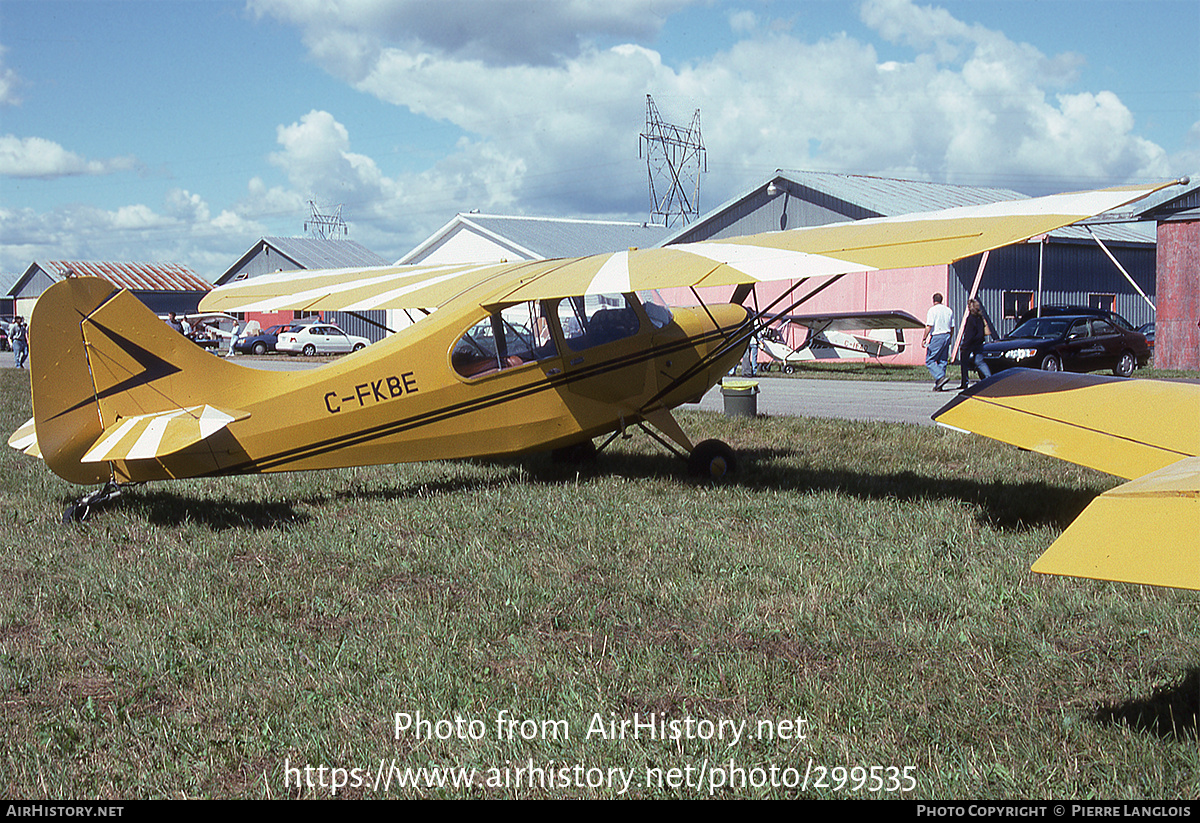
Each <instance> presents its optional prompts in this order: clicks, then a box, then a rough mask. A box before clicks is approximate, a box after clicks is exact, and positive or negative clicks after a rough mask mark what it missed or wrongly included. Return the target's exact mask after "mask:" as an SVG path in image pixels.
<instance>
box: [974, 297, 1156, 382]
mask: <svg viewBox="0 0 1200 823" xmlns="http://www.w3.org/2000/svg"><path fill="white" fill-rule="evenodd" d="M1085 312H1086V313H1080V314H1050V315H1048V316H1042V317H1030V318H1029V319H1027V320H1025V322H1023V323H1020V324H1019V325H1018V326H1017V327H1016V328H1015V329H1013V330H1012V333H1011V334H1009V335H1008V336H1007V337H1005V338H1004V339H1003V340H997V341H995V342H994V343H985V344H984V345H983V359H984V360H985V361H986V362H987V364H988V368H990V369H991V370H992V371H993V372H997V371H1001V370H1003V369H1007V368H1009V367H1011V366H1023V367H1025V368H1030V369H1044V370H1045V371H1075V372H1089V371H1100V370H1101V369H1112V372H1113V374H1115V375H1117V376H1119V377H1129V376H1130V375H1131V374H1133V370H1134V369H1135V368H1141V367H1143V366H1145V365H1146V363H1147V362H1149V360H1150V347H1149V346H1148V345H1146V338H1145V337H1143V336H1142V335H1141V334H1140V333H1138V332H1136V331H1134V330H1133V328H1132V327H1131V326H1130V325H1129V323H1127V322H1126V321H1125V320H1124V319H1123V318H1121V316H1120V315H1117V314H1114V313H1112V312H1105V311H1098V310H1090V311H1089V310H1085Z"/></svg>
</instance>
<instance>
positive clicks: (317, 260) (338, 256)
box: [260, 237, 391, 269]
mask: <svg viewBox="0 0 1200 823" xmlns="http://www.w3.org/2000/svg"><path fill="white" fill-rule="evenodd" d="M260 242H262V243H266V244H268V245H270V246H271V247H272V248H274V249H275V250H276V251H278V252H279V253H280V254H282V255H284V256H285V257H289V258H291V259H292V260H295V261H296V264H297V265H298V266H299V267H300V268H302V269H341V268H357V267H365V266H386V265H388V264H389V263H390V262H391V261H390V260H385V259H384V258H382V257H380V256H379V255H378V254H376V253H375V252H373V251H371V250H370V249H368V248H367V247H366V246H364V245H362V244H361V243H356V242H355V241H353V240H340V239H321V238H316V237H264V238H263V239H262V240H261V241H260Z"/></svg>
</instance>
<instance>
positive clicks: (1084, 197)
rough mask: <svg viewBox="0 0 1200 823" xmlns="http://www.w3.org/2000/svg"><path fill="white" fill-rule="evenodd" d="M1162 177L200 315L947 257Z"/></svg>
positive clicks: (346, 282) (1094, 208) (219, 293)
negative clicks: (1104, 186) (1069, 192)
mask: <svg viewBox="0 0 1200 823" xmlns="http://www.w3.org/2000/svg"><path fill="white" fill-rule="evenodd" d="M1167 185H1171V184H1170V183H1164V184H1162V185H1157V186H1129V187H1121V188H1116V189H1104V190H1100V191H1094V192H1080V193H1076V194H1058V195H1052V196H1050V197H1040V198H1031V199H1028V200H1013V201H1006V202H1002V203H992V204H988V205H984V206H968V207H960V208H955V209H945V210H943V211H937V212H927V213H923V214H909V215H903V216H899V217H886V218H876V219H872V220H859V221H852V222H846V223H837V224H833V225H828V226H813V227H809V228H802V229H792V230H789V231H780V232H768V233H765V234H756V235H750V236H746V237H735V238H730V239H727V240H707V241H703V242H699V243H681V244H677V245H672V246H667V247H664V248H653V249H641V250H628V251H621V252H615V253H612V254H600V255H594V256H592V257H581V258H573V259H564V260H537V261H525V262H520V263H498V264H475V265H452V266H450V265H443V266H384V267H380V268H375V269H334V270H328V271H310V272H284V273H281V274H275V275H267V276H263V277H255V278H250V279H248V280H245V281H243V282H240V283H234V284H231V285H228V286H222V287H221V288H218V289H214V290H213V291H212V292H210V293H209V294H208V295H207V296H206V297H205V298H204V299H203V300H202V301H201V303H200V308H201V309H202V310H204V311H226V312H237V311H248V310H256V311H281V310H289V309H290V310H296V311H322V310H341V311H365V310H369V309H416V308H426V307H434V306H442V305H444V304H445V303H446V302H448V301H450V300H452V299H455V298H457V297H462V296H465V295H467V294H470V295H472V297H473V298H474V299H476V300H477V301H478V303H479V304H480V305H484V306H488V307H492V306H498V305H503V304H506V303H518V302H522V301H525V300H540V299H552V298H556V297H568V296H571V295H576V294H601V293H617V292H630V291H641V290H643V289H658V288H668V287H688V286H691V287H703V286H730V285H735V284H748V283H758V282H765V281H773V280H800V279H804V278H809V277H818V276H823V275H832V274H842V273H849V272H861V271H873V270H876V269H884V268H886V269H893V268H905V267H913V266H930V265H938V264H945V263H951V262H953V261H955V260H959V259H961V258H964V257H970V256H971V255H973V254H978V253H980V252H983V251H987V250H989V249H995V248H999V247H1001V246H1007V245H1010V244H1012V243H1017V242H1020V241H1022V240H1026V239H1028V238H1030V237H1034V236H1036V235H1039V234H1044V233H1046V232H1049V231H1053V230H1054V229H1057V228H1060V227H1062V226H1065V225H1069V224H1071V223H1074V222H1077V221H1079V220H1082V219H1084V218H1086V217H1091V216H1093V215H1096V214H1100V213H1102V212H1106V211H1111V210H1112V209H1115V208H1118V207H1119V206H1122V205H1124V204H1126V203H1129V202H1132V201H1134V200H1139V199H1141V198H1142V197H1145V196H1146V195H1148V194H1150V193H1152V192H1154V191H1157V190H1158V189H1160V188H1163V187H1165V186H1167Z"/></svg>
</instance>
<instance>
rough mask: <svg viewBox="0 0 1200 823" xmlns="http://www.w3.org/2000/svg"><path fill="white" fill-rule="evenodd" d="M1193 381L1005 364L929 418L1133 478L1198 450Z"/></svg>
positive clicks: (1199, 423) (1198, 394)
mask: <svg viewBox="0 0 1200 823" xmlns="http://www.w3.org/2000/svg"><path fill="white" fill-rule="evenodd" d="M1197 408H1200V384H1198V383H1189V382H1184V381H1174V380H1129V379H1124V378H1115V377H1100V376H1098V375H1092V374H1064V373H1061V372H1042V371H1035V370H1030V369H1008V370H1006V371H1003V372H1000V373H999V374H998V375H996V376H994V377H992V378H990V379H988V380H984V381H982V382H980V383H978V384H976V385H975V386H973V387H972V388H971V389H970V390H968V391H967V392H964V393H963V394H960V395H959V396H958V397H956V398H955V399H954V400H952V401H950V402H949V403H948V404H946V405H945V406H944V407H942V409H941V410H940V411H938V412H937V413H935V414H934V415H933V419H934V420H936V421H937V422H938V423H941V424H942V425H945V426H949V427H951V428H955V429H962V430H965V431H969V432H974V433H975V434H981V435H983V436H984V437H990V438H992V439H994V440H1000V441H1002V442H1004V443H1010V444H1012V445H1014V446H1019V447H1021V448H1023V449H1029V450H1030V451H1035V452H1040V453H1041V454H1047V455H1050V456H1051V457H1057V458H1058V459H1060V460H1066V461H1068V462H1071V463H1077V464H1079V465H1081V466H1087V467H1089V468H1092V469H1097V470H1098V471H1102V472H1108V473H1109V474H1115V475H1117V476H1118V477H1124V478H1125V479H1127V480H1128V479H1132V478H1134V477H1141V476H1142V475H1144V474H1149V473H1150V472H1153V471H1158V470H1159V469H1162V468H1165V467H1167V466H1170V465H1171V464H1173V463H1175V462H1177V461H1178V460H1180V459H1182V458H1184V457H1196V456H1198V455H1200V414H1197V413H1196V409H1197Z"/></svg>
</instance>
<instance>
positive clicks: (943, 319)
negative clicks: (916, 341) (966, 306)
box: [921, 294, 954, 391]
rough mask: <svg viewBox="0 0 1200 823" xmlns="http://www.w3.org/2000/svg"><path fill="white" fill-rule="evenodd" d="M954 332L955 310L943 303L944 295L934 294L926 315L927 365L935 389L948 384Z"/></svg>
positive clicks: (937, 389) (923, 341)
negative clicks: (951, 343) (947, 377)
mask: <svg viewBox="0 0 1200 823" xmlns="http://www.w3.org/2000/svg"><path fill="white" fill-rule="evenodd" d="M953 333H954V312H953V311H951V310H950V307H949V306H946V305H943V304H942V295H940V294H935V295H934V296H933V305H932V306H930V307H929V311H928V313H926V315H925V336H924V337H923V338H922V339H921V345H922V346H924V347H925V367H926V368H927V369H929V374H930V375H931V376H932V377H933V390H934V391H941V390H942V386H944V385H946V366H947V365H948V364H949V361H950V337H951V335H952V334H953Z"/></svg>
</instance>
